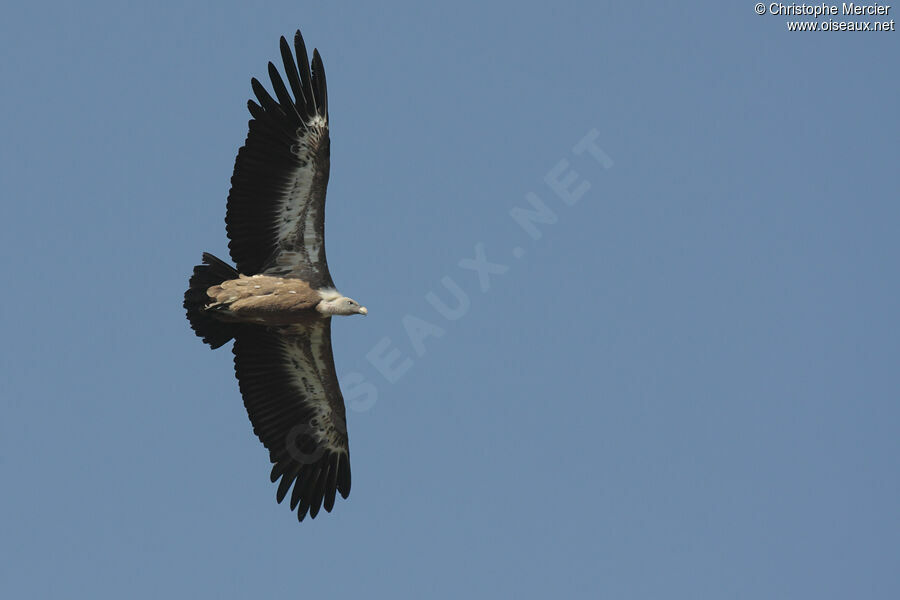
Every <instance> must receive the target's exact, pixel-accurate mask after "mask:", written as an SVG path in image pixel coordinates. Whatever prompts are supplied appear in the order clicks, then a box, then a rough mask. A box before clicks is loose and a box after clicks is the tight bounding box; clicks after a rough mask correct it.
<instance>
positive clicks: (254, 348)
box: [234, 318, 350, 521]
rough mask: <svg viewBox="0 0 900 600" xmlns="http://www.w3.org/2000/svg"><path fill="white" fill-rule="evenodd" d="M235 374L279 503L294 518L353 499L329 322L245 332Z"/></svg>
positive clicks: (240, 338) (238, 339) (238, 341)
mask: <svg viewBox="0 0 900 600" xmlns="http://www.w3.org/2000/svg"><path fill="white" fill-rule="evenodd" d="M234 370H235V373H236V374H237V378H238V382H239V384H240V388H241V395H242V396H243V397H244V405H245V406H246V407H247V414H248V415H249V416H250V422H251V423H252V424H253V432H254V433H255V434H256V435H257V436H258V437H259V439H260V441H261V442H262V443H263V444H264V445H265V446H266V448H268V450H269V458H270V460H271V461H272V462H273V463H274V466H273V467H272V475H271V478H272V482H273V483H274V482H276V481H278V479H279V478H281V482H280V483H279V484H278V492H277V494H276V498H277V500H278V502H279V503H280V502H281V501H282V500H284V498H285V497H286V496H287V494H288V491H289V490H290V489H291V486H293V492H292V493H291V495H290V498H291V500H290V505H291V510H294V508H297V518H298V519H299V520H301V521H302V520H303V518H304V517H305V516H306V514H307V512H308V513H309V516H310V517H315V516H316V515H317V514H318V512H319V509H320V507H322V506H324V508H325V510H326V511H329V512H330V511H331V509H332V507H333V506H334V500H335V494H336V492H340V494H341V496H343V497H344V498H346V497H347V495H348V494H349V493H350V448H349V446H348V444H347V421H346V412H345V409H344V399H343V396H341V389H340V387H339V386H338V380H337V375H336V374H335V372H334V358H333V357H332V354H331V319H330V318H328V319H322V318H316V319H315V320H314V321H311V322H310V323H309V324H308V325H292V326H290V327H282V328H274V327H263V326H246V327H244V328H242V330H241V331H240V332H239V333H238V334H237V335H236V336H235V341H234Z"/></svg>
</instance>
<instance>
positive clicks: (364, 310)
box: [357, 306, 369, 315]
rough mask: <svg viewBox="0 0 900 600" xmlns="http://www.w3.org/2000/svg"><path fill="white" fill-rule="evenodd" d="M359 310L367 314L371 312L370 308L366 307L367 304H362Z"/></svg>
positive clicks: (360, 312)
mask: <svg viewBox="0 0 900 600" xmlns="http://www.w3.org/2000/svg"><path fill="white" fill-rule="evenodd" d="M357 312H358V313H359V314H361V315H367V314H369V309H368V308H366V307H365V306H360V307H359V310H358V311H357Z"/></svg>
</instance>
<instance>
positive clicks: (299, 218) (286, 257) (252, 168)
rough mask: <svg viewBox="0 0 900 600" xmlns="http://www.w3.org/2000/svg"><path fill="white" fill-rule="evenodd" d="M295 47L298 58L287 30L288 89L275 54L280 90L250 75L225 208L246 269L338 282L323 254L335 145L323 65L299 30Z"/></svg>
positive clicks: (235, 253) (233, 245) (237, 258)
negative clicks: (246, 126)
mask: <svg viewBox="0 0 900 600" xmlns="http://www.w3.org/2000/svg"><path fill="white" fill-rule="evenodd" d="M294 49H295V51H296V54H297V62H296V63H295V62H294V57H293V55H292V54H291V48H290V46H289V45H288V42H287V40H285V39H284V38H283V37H282V38H281V57H282V59H283V61H284V70H285V74H286V75H287V80H288V85H289V86H290V92H289V91H288V88H287V87H286V86H285V84H284V81H283V80H282V79H281V75H279V74H278V69H276V68H275V65H273V64H272V63H271V62H270V63H269V78H270V79H271V80H272V89H273V90H274V92H275V98H273V97H272V96H271V95H269V93H268V92H267V91H266V89H265V88H264V87H263V86H262V84H261V83H260V82H259V81H257V80H256V79H255V78H254V79H252V80H251V84H252V86H253V92H254V94H256V98H257V100H258V101H259V104H257V103H256V102H254V101H253V100H250V101H248V102H247V106H248V108H249V109H250V114H251V115H252V116H253V118H252V119H251V120H250V130H249V132H248V133H247V140H246V142H244V145H243V146H242V147H241V149H240V150H239V151H238V155H237V159H236V160H235V163H234V174H233V175H232V177H231V191H230V192H229V194H228V210H227V213H226V216H225V223H226V226H227V230H228V237H229V238H230V240H231V242H230V243H229V244H228V247H229V248H230V249H231V258H232V259H233V260H234V262H235V263H236V264H237V268H238V271H240V272H241V273H243V274H245V275H254V274H256V273H262V272H267V273H272V274H288V273H290V274H291V275H293V276H296V277H300V278H302V279H304V280H305V281H307V282H308V283H310V284H311V285H312V286H313V287H314V288H321V287H334V283H333V282H332V280H331V275H330V274H329V273H328V263H327V262H326V261H325V189H326V187H327V186H328V169H329V152H330V150H329V148H330V141H329V138H328V94H327V91H326V87H325V67H324V66H323V64H322V58H321V57H320V56H319V52H318V50H313V59H312V71H310V64H309V59H308V57H307V54H306V46H305V44H304V43H303V37H302V36H301V35H300V32H299V31H297V34H296V36H295V37H294ZM298 65H299V68H298ZM276 98H277V99H276Z"/></svg>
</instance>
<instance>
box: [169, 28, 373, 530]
mask: <svg viewBox="0 0 900 600" xmlns="http://www.w3.org/2000/svg"><path fill="white" fill-rule="evenodd" d="M295 56H296V62H295V60H294V57H295ZM281 58H282V61H283V63H284V73H285V76H286V77H287V83H285V81H284V79H282V77H281V75H280V74H279V73H278V69H277V68H276V67H275V65H273V64H272V63H271V62H270V63H269V78H270V79H271V82H272V90H273V91H274V94H275V95H274V97H273V96H272V95H271V94H269V92H267V91H266V89H265V88H264V87H263V85H262V84H261V83H260V82H259V81H257V80H256V79H255V78H253V79H251V84H252V87H253V92H254V94H255V95H256V101H255V102H254V101H253V100H250V101H249V102H248V103H247V106H248V108H249V109H250V115H251V116H252V117H253V118H252V119H251V120H250V130H249V132H248V133H247V140H246V141H245V142H244V145H243V147H241V149H240V150H239V151H238V155H237V159H236V160H235V164H234V174H233V175H232V177H231V191H230V192H229V194H228V204H227V209H226V214H225V224H226V230H227V232H228V238H229V240H230V242H229V244H228V248H229V250H230V253H231V258H232V260H233V261H234V263H235V265H236V268H235V267H232V266H230V265H229V264H227V263H226V262H224V261H222V260H219V259H218V258H216V257H215V256H213V255H211V254H208V253H203V264H201V265H198V266H196V267H194V272H193V275H192V276H191V278H190V283H189V287H188V289H187V291H186V292H185V293H184V308H185V309H186V310H187V318H188V321H190V324H191V328H193V330H194V332H195V333H196V334H197V336H198V337H200V338H202V339H203V341H204V342H206V343H207V344H209V346H210V347H211V348H218V347H220V346H222V345H223V344H225V343H226V342H228V341H229V340H231V339H234V348H233V351H234V371H235V374H236V375H237V379H238V384H239V386H240V390H241V395H242V396H243V398H244V406H245V407H246V408H247V414H248V415H249V417H250V422H251V423H252V425H253V432H254V433H255V434H256V435H257V436H258V437H259V439H260V441H261V442H262V443H263V444H264V445H265V447H266V448H267V449H268V450H269V459H270V460H271V461H272V463H273V467H272V474H271V479H272V482H273V483H275V482H278V491H277V493H276V499H277V500H278V502H279V503H280V502H281V501H282V500H284V499H285V498H288V497H289V498H290V507H291V510H294V509H295V508H296V509H297V518H298V519H299V520H300V521H302V520H303V519H304V518H305V517H306V515H307V514H308V515H309V516H310V518H314V517H315V516H316V515H317V514H318V513H319V510H320V509H321V508H324V509H325V510H326V511H329V512H330V511H331V509H332V508H333V507H334V502H335V496H336V494H337V493H338V492H340V494H341V496H343V497H344V498H346V497H347V495H348V494H349V493H350V449H349V446H348V443H347V421H346V411H345V408H344V399H343V396H342V395H341V388H340V386H339V385H338V379H337V375H336V374H335V369H334V358H333V355H332V352H331V317H333V316H335V315H356V314H359V315H365V314H367V312H368V311H367V310H366V308H365V307H363V306H360V304H359V303H358V302H356V301H355V300H352V299H350V298H348V297H346V296H344V295H342V294H341V293H340V292H338V291H337V289H336V288H335V285H334V282H333V281H332V279H331V275H330V274H329V273H328V263H327V262H326V260H325V188H326V187H327V185H328V169H329V152H330V151H329V148H330V141H329V137H328V92H327V89H326V86H325V67H324V66H323V64H322V58H321V57H320V56H319V52H318V50H313V57H312V63H310V61H309V58H308V56H307V53H306V45H305V44H304V42H303V37H302V36H301V35H300V32H299V31H297V33H296V35H295V36H294V48H293V53H292V51H291V46H290V45H289V43H288V41H287V40H286V39H285V38H283V37H282V38H281ZM279 480H280V481H279Z"/></svg>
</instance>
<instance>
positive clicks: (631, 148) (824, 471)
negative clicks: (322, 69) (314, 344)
mask: <svg viewBox="0 0 900 600" xmlns="http://www.w3.org/2000/svg"><path fill="white" fill-rule="evenodd" d="M382 4H385V3H379V5H382ZM653 4H654V5H653V6H652V7H651V6H645V5H643V4H641V5H638V3H623V2H615V3H609V2H583V3H579V4H569V5H566V6H558V5H555V4H552V3H547V2H541V3H534V2H514V3H513V2H509V3H505V4H504V5H503V6H500V5H492V6H485V5H484V4H483V3H480V2H479V3H474V2H471V3H470V2H453V3H446V4H445V6H443V7H436V6H433V5H432V3H423V2H404V3H390V4H386V5H385V6H384V7H383V8H376V6H375V3H371V5H369V4H367V5H365V6H363V5H362V4H361V3H360V4H357V5H355V6H349V5H346V4H344V5H341V6H339V7H336V8H334V7H328V8H326V7H325V3H322V2H315V3H313V2H298V1H296V0H294V1H291V2H209V3H191V4H190V6H188V7H185V6H184V5H183V4H182V3H177V4H176V3H159V4H154V3H146V2H144V3H140V4H136V3H127V4H126V3H121V2H108V3H98V2H79V3H65V4H63V3H59V2H50V3H24V2H19V3H13V4H10V5H9V6H7V7H6V8H5V9H4V16H3V19H2V21H0V49H2V57H3V58H2V61H0V69H2V71H0V75H2V77H0V81H2V85H0V108H2V111H0V114H2V123H3V126H2V142H0V144H2V146H0V148H2V160H0V169H2V218H0V230H2V231H0V234H2V235H0V244H2V250H3V251H2V260H3V269H2V285H3V289H4V292H3V298H4V299H3V302H2V309H0V310H2V335H3V338H4V339H3V344H2V346H0V352H2V379H0V393H2V411H3V418H2V419H0V481H2V496H0V497H2V500H0V502H2V511H0V540H2V541H0V552H2V555H0V569H2V574H0V575H2V576H0V595H2V596H3V597H4V598H63V597H70V598H100V599H105V598H116V599H119V598H125V597H128V598H139V599H140V598H159V597H170V598H186V597H210V598H212V597H215V598H248V597H253V598H272V597H276V595H281V596H282V597H290V598H321V597H325V595H326V594H331V597H370V598H377V597H408V598H423V597H434V598H458V597H461V595H462V594H467V595H468V596H469V597H481V598H503V597H509V598H513V597H515V598H548V597H564V598H652V599H658V598H691V599H694V598H712V599H721V598H746V599H754V600H758V599H760V598H766V599H778V598H792V599H795V598H815V599H817V600H821V599H826V598H867V599H878V598H885V599H888V598H890V599H893V598H898V597H900V509H898V507H900V484H898V477H900V369H898V358H900V348H898V334H900V327H898V314H897V306H898V292H900V289H898V281H897V275H898V270H900V269H898V267H900V264H898V262H900V241H898V237H900V236H898V220H900V208H898V202H897V201H898V192H897V189H898V186H897V167H898V164H897V161H898V142H900V117H898V106H900V84H898V78H897V74H898V72H900V71H898V67H900V52H898V44H900V32H886V33H864V32H861V33H850V32H835V33H832V32H825V33H823V32H804V33H790V32H788V31H787V28H786V25H785V22H786V20H787V19H788V17H780V16H772V15H765V16H758V15H756V14H755V13H754V3H753V2H751V1H749V0H748V1H743V0H742V1H739V2H727V3H726V2H693V3H675V2H670V3H663V2H658V3H653ZM129 5H130V6H129ZM551 6H552V7H551ZM891 10H892V13H891V15H890V16H891V17H895V16H898V15H895V14H894V12H895V10H897V9H894V8H892V9H891ZM845 18H847V17H838V19H845ZM298 27H301V28H302V30H303V32H304V35H305V37H306V40H307V43H308V45H309V46H310V47H313V46H315V47H318V48H319V50H320V51H321V52H322V54H323V56H324V60H325V65H326V69H327V73H328V83H329V101H330V112H331V118H332V132H331V135H332V170H331V184H330V187H329V193H328V218H327V238H328V258H329V264H330V266H331V271H332V274H333V276H334V279H335V281H336V282H337V283H338V286H339V287H340V288H341V291H343V292H344V293H346V294H348V295H351V296H353V297H355V298H356V299H358V300H360V301H361V302H362V303H364V304H365V305H367V306H368V308H369V311H370V314H369V316H368V317H366V318H362V317H356V318H350V319H344V320H340V321H339V322H337V323H336V324H335V327H334V337H335V340H334V347H335V354H336V362H337V366H338V371H339V373H340V375H341V378H342V382H343V387H344V391H345V396H346V397H347V401H348V405H349V406H348V415H349V426H350V445H351V449H352V451H351V456H352V462H353V492H352V494H351V496H350V498H349V499H348V500H340V499H339V500H338V503H337V505H336V507H335V509H334V511H333V512H332V513H330V514H326V513H324V512H322V513H321V514H320V516H319V517H318V518H316V519H315V520H314V521H309V520H307V521H305V522H304V523H302V524H298V523H297V521H296V518H295V516H294V514H292V513H291V512H289V510H288V508H287V507H286V506H284V505H278V504H276V503H275V487H274V486H273V485H272V484H270V483H269V481H268V474H269V461H268V455H267V452H266V451H265V449H264V448H263V447H262V445H261V444H260V443H259V442H258V441H257V439H256V438H255V437H254V436H253V434H252V431H251V428H250V425H249V422H248V419H247V416H246V413H245V410H244V408H243V405H242V403H241V398H240V395H239V393H238V387H237V384H236V382H235V380H234V377H233V367H232V357H231V354H230V351H229V349H228V348H227V347H226V348H224V349H221V350H218V351H215V352H211V351H209V350H208V349H207V348H205V347H204V346H203V344H201V342H200V340H198V339H197V338H195V337H194V335H193V333H192V332H191V331H190V329H189V327H188V323H187V321H186V320H185V318H184V315H183V311H182V308H181V301H182V298H181V296H182V292H183V290H184V288H185V286H186V283H187V277H188V274H189V273H190V270H191V268H192V267H193V265H194V264H196V263H197V262H198V261H199V259H200V254H201V252H202V251H204V250H206V251H210V252H213V253H215V254H217V255H219V256H222V257H223V258H224V257H227V246H226V244H227V239H226V237H225V228H224V222H223V218H224V211H225V198H226V195H227V192H228V188H229V178H230V176H231V170H232V166H233V161H234V156H235V154H236V152H237V149H238V147H239V146H240V145H241V144H242V142H243V140H244V136H245V134H246V124H247V120H248V118H249V115H248V113H247V111H246V107H245V103H246V100H247V99H248V98H249V96H250V94H251V90H250V77H251V76H254V75H255V76H258V77H260V78H263V77H264V76H265V71H266V63H267V61H269V60H276V59H277V58H278V56H279V55H278V37H279V36H280V35H291V34H292V33H293V32H294V30H295V29H296V28H298ZM586 136H588V140H589V141H590V142H591V144H592V145H590V144H582V145H580V146H579V142H580V141H582V140H584V139H585V138H586ZM579 150H581V152H580V153H579ZM598 159H599V160H598ZM548 182H549V183H548ZM554 182H556V183H554ZM586 186H589V187H586ZM529 194H532V195H529ZM567 194H569V195H567ZM535 198H537V199H538V200H534V199H535ZM531 201H537V202H540V203H543V206H545V207H546V211H548V212H546V213H545V214H544V220H545V221H552V222H545V223H537V224H534V223H532V221H529V220H527V219H526V220H524V223H525V225H526V226H525V227H523V226H522V225H521V224H520V223H517V221H516V220H515V219H514V218H513V216H511V211H513V212H514V214H517V215H520V218H521V215H522V214H523V212H522V211H523V210H529V209H532V205H531V204H530V202H531ZM516 209H519V210H518V212H516ZM535 236H538V237H537V239H535ZM477 248H481V250H482V251H483V256H484V257H485V259H486V260H487V261H488V262H490V263H493V264H494V265H495V266H493V267H491V269H492V272H490V273H487V274H485V275H484V276H483V278H480V277H479V271H478V270H473V269H472V268H471V265H472V263H471V262H467V261H472V260H473V259H475V257H476V256H477ZM517 249H518V250H517ZM496 265H500V266H496ZM504 269H505V271H504V272H502V273H500V272H498V271H501V270H504ZM445 278H446V279H445ZM482 279H483V280H482ZM442 281H443V282H449V285H450V288H451V289H453V290H454V291H455V292H456V294H457V295H458V296H460V297H461V298H462V303H460V301H459V300H458V299H457V298H456V297H455V296H454V294H453V293H451V291H449V290H448V288H446V287H445V285H444V283H442ZM429 293H431V294H434V296H433V297H432V296H428V294H429ZM429 298H431V301H430V300H429ZM434 298H437V301H436V302H435V300H434ZM441 302H443V303H445V304H446V305H447V308H445V309H443V312H444V313H445V314H441V311H439V310H437V309H436V308H435V304H437V305H438V306H441ZM448 309H451V310H448ZM448 317H449V318H448ZM385 340H387V341H385Z"/></svg>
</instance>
